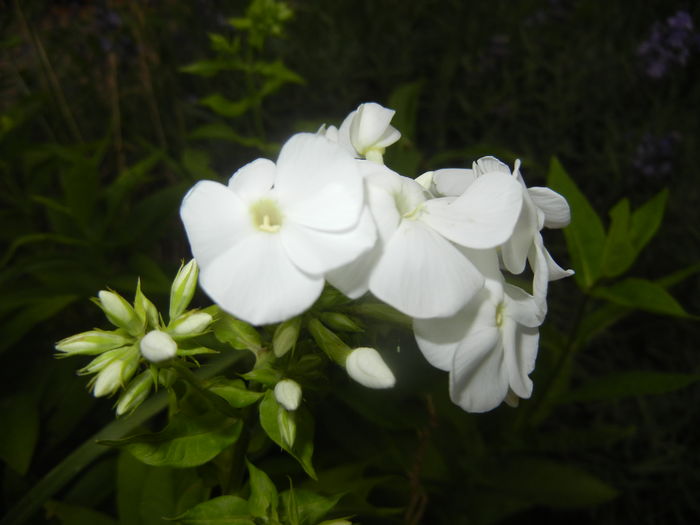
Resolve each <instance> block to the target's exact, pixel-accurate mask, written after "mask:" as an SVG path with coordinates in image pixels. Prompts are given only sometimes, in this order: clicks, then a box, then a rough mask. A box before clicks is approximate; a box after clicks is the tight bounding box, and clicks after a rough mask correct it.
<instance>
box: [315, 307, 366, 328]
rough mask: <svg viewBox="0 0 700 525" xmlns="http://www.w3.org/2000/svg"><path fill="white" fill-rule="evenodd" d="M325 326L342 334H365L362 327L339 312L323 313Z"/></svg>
mask: <svg viewBox="0 0 700 525" xmlns="http://www.w3.org/2000/svg"><path fill="white" fill-rule="evenodd" d="M321 321H322V322H323V324H325V325H326V326H328V327H329V328H331V329H333V330H338V331H340V332H363V331H364V330H363V329H362V327H361V326H360V325H359V324H357V322H355V321H354V320H353V319H351V318H350V317H348V316H347V315H345V314H341V313H339V312H323V313H322V314H321Z"/></svg>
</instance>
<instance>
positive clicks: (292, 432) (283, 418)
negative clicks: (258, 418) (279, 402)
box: [277, 408, 297, 448]
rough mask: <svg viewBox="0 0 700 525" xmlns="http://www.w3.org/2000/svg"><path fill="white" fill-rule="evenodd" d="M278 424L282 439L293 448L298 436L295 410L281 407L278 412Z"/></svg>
mask: <svg viewBox="0 0 700 525" xmlns="http://www.w3.org/2000/svg"><path fill="white" fill-rule="evenodd" d="M277 425H278V426H279V429H280V436H281V437H282V441H283V442H284V443H285V444H286V445H287V446H288V447H289V448H292V447H293V446H294V440H296V437H297V422H296V417H295V414H294V412H288V411H286V410H284V409H282V408H280V409H279V411H278V412H277Z"/></svg>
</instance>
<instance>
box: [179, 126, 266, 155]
mask: <svg viewBox="0 0 700 525" xmlns="http://www.w3.org/2000/svg"><path fill="white" fill-rule="evenodd" d="M189 137H190V139H192V140H212V139H213V140H225V141H228V142H234V143H236V144H241V145H243V146H247V147H250V148H257V149H259V150H261V151H269V150H271V149H272V148H271V146H270V145H269V144H267V143H265V142H263V141H261V140H260V139H258V138H255V137H245V136H243V135H241V134H239V133H237V132H236V131H235V130H234V129H233V128H232V127H231V126H229V125H227V124H224V123H223V122H215V123H213V124H205V125H203V126H200V127H198V128H196V129H195V130H194V131H192V132H191V133H190V134H189Z"/></svg>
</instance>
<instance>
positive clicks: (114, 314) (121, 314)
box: [97, 290, 143, 335]
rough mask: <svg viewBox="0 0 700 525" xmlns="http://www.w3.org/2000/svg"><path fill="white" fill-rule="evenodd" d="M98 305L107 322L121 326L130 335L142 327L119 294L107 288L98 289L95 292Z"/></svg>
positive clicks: (129, 306) (134, 313)
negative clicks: (96, 292)
mask: <svg viewBox="0 0 700 525" xmlns="http://www.w3.org/2000/svg"><path fill="white" fill-rule="evenodd" d="M97 295H98V297H99V299H100V306H101V307H102V310H103V311H104V313H105V315H106V316H107V319H109V322H110V323H112V324H113V325H114V326H117V327H119V328H123V329H124V330H126V331H127V332H129V333H130V334H131V335H138V334H139V332H141V330H142V328H143V324H142V323H141V321H140V320H139V318H138V316H137V315H136V312H134V309H133V308H132V306H131V305H130V304H129V303H128V302H127V301H126V299H124V298H123V297H122V296H121V295H119V294H118V293H115V292H109V291H107V290H100V292H99V293H98V294H97Z"/></svg>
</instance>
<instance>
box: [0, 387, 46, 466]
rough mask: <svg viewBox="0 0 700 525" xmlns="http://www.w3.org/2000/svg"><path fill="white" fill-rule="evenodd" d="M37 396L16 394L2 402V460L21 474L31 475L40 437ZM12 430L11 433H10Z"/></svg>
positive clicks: (0, 452) (0, 444)
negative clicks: (30, 471)
mask: <svg viewBox="0 0 700 525" xmlns="http://www.w3.org/2000/svg"><path fill="white" fill-rule="evenodd" d="M34 397H35V396H31V395H28V394H15V395H12V396H10V397H5V398H3V399H2V400H0V421H2V425H3V428H4V429H5V431H4V432H0V458H2V460H3V461H4V462H5V463H7V464H8V465H9V466H10V467H12V468H13V469H14V470H15V471H17V472H18V473H19V474H21V475H24V474H26V473H27V469H28V468H29V464H30V462H31V460H32V455H33V454H34V447H35V446H36V442H37V437H38V435H39V409H38V408H37V406H36V400H35V399H34ZM10 429H11V430H10Z"/></svg>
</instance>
